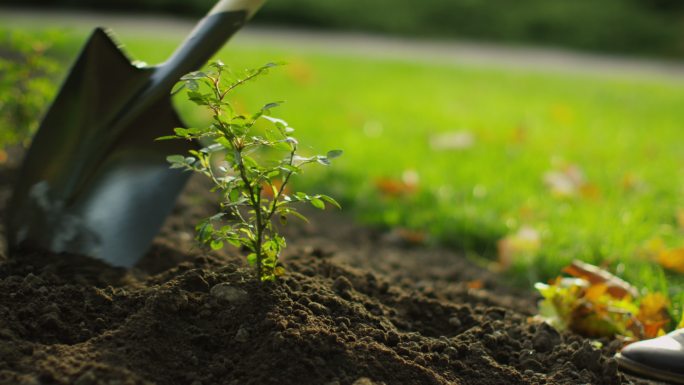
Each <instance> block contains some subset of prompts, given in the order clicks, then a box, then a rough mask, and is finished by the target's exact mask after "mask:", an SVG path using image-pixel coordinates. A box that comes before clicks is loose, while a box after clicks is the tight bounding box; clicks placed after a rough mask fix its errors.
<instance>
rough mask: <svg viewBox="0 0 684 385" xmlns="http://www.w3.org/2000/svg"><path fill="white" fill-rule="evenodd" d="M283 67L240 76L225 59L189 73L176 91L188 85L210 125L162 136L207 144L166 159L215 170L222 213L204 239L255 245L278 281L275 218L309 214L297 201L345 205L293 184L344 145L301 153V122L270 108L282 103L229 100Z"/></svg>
mask: <svg viewBox="0 0 684 385" xmlns="http://www.w3.org/2000/svg"><path fill="white" fill-rule="evenodd" d="M276 66H277V64H273V63H269V64H266V65H264V66H262V67H260V68H257V69H253V70H248V71H246V72H245V73H243V74H242V75H241V76H236V75H234V74H233V73H232V72H231V71H230V70H229V69H228V68H227V67H226V66H225V65H224V64H223V63H222V62H220V61H219V62H215V63H212V64H211V65H210V66H209V69H208V70H207V71H202V72H193V73H190V74H188V75H186V76H184V77H183V78H182V79H181V81H180V82H179V83H178V84H177V86H176V87H175V88H174V92H179V91H181V90H182V89H186V90H187V96H188V99H189V100H190V101H192V102H194V103H195V104H196V105H198V106H201V107H204V108H207V109H208V110H209V111H210V113H211V117H212V120H211V124H210V125H208V126H207V127H203V128H176V129H175V133H174V135H170V136H166V137H162V138H159V140H166V139H183V140H193V141H198V142H200V143H205V144H206V145H205V146H203V147H202V148H201V149H199V150H191V151H190V152H189V154H184V155H171V156H169V157H168V158H167V159H168V161H169V163H170V164H171V168H178V169H184V170H190V171H193V172H197V173H199V174H202V175H204V176H206V177H208V178H209V179H210V180H211V181H212V183H213V190H214V191H216V192H219V193H220V196H221V203H220V212H218V213H216V214H215V215H213V216H211V217H209V218H206V219H204V220H202V221H201V222H200V223H199V224H198V225H197V228H196V230H197V240H198V241H199V242H201V243H202V244H205V245H208V246H209V247H211V248H212V249H214V250H218V249H221V248H223V247H224V245H226V244H231V245H233V246H236V247H240V248H243V249H246V250H248V251H249V254H248V255H247V260H248V261H249V263H250V265H252V266H254V267H255V269H256V275H257V277H258V279H259V280H261V281H273V280H275V279H276V277H278V276H280V275H282V274H284V272H285V270H284V268H283V267H282V265H281V264H280V263H279V256H280V253H281V251H282V250H283V248H284V247H285V246H286V243H285V238H284V237H283V236H282V235H281V234H279V233H278V231H277V229H276V228H275V227H274V223H273V222H274V220H275V219H279V220H280V221H281V222H282V223H285V222H286V221H287V219H288V217H291V216H294V217H297V218H300V219H302V220H306V218H305V217H304V216H303V215H302V214H301V213H299V212H298V211H297V210H296V209H295V208H294V207H293V204H294V203H298V202H308V203H309V204H311V205H312V206H314V207H315V208H318V209H325V208H326V204H330V205H333V206H336V207H338V208H339V207H340V205H339V204H338V203H337V202H336V201H335V200H334V199H333V198H331V197H329V196H327V195H322V194H315V195H310V194H306V193H303V192H295V193H289V192H288V189H287V186H288V184H289V182H290V180H291V178H292V176H294V175H296V174H300V173H301V172H302V167H303V166H304V165H307V164H310V163H318V164H322V165H326V166H327V165H329V164H330V162H331V160H332V159H334V158H337V157H339V156H340V155H342V151H340V150H334V151H330V152H328V153H327V154H326V155H315V156H309V157H305V156H300V155H299V154H298V148H299V141H298V140H297V139H296V138H295V137H294V136H293V132H294V129H293V128H292V127H290V126H289V125H288V124H287V122H285V121H284V120H282V119H278V118H274V117H272V116H270V115H269V114H270V111H271V110H272V109H274V108H276V107H278V106H279V105H280V103H268V104H266V105H265V106H263V107H262V108H261V109H259V110H258V111H257V112H256V113H253V114H242V113H238V112H236V110H235V109H234V107H233V105H232V104H231V102H230V101H229V96H230V95H231V93H232V92H233V91H234V90H235V89H236V88H238V87H240V86H243V85H244V84H245V83H247V82H248V81H251V80H254V79H256V78H258V77H260V76H262V75H264V74H266V73H267V72H268V71H269V70H270V69H271V68H274V67H276Z"/></svg>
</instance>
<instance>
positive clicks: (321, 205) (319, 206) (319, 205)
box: [311, 197, 325, 210]
mask: <svg viewBox="0 0 684 385" xmlns="http://www.w3.org/2000/svg"><path fill="white" fill-rule="evenodd" d="M311 205H312V206H313V207H315V208H317V209H321V210H325V202H323V201H322V200H320V199H318V198H316V197H314V198H311Z"/></svg>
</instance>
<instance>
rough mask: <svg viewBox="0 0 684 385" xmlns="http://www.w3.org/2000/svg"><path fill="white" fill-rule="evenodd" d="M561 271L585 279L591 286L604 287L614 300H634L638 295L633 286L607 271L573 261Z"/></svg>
mask: <svg viewBox="0 0 684 385" xmlns="http://www.w3.org/2000/svg"><path fill="white" fill-rule="evenodd" d="M563 271H564V272H565V273H567V274H570V275H572V276H573V277H577V278H583V279H586V280H587V281H589V283H590V284H591V285H599V284H604V285H606V288H607V289H606V291H607V292H608V294H610V295H611V296H613V297H615V298H624V297H626V296H628V295H629V296H631V297H632V298H636V297H637V296H638V295H639V292H638V291H637V289H636V288H634V286H632V285H630V284H629V283H627V282H626V281H624V280H622V279H620V278H618V277H616V276H615V275H613V274H611V273H609V272H608V271H606V270H603V269H601V268H600V267H598V266H594V265H591V264H589V263H585V262H582V261H577V260H575V261H573V262H572V264H570V265H569V266H566V267H565V268H563Z"/></svg>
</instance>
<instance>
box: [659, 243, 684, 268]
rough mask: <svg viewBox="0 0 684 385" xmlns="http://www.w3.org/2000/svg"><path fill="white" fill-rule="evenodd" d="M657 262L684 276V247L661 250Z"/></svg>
mask: <svg viewBox="0 0 684 385" xmlns="http://www.w3.org/2000/svg"><path fill="white" fill-rule="evenodd" d="M656 261H657V262H658V264H660V266H662V267H664V268H666V269H668V270H672V271H675V272H677V273H681V274H684V247H680V248H677V249H663V250H660V252H659V253H658V255H657V257H656Z"/></svg>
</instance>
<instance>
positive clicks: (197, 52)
mask: <svg viewBox="0 0 684 385" xmlns="http://www.w3.org/2000/svg"><path fill="white" fill-rule="evenodd" d="M264 2H265V0H221V1H219V2H218V3H217V4H216V5H215V6H214V8H212V9H211V11H209V13H208V14H207V16H205V17H204V18H203V19H202V20H201V21H200V22H199V24H197V26H196V27H195V29H193V31H192V32H191V33H190V36H188V37H187V38H186V39H185V42H183V44H181V46H180V47H179V48H178V49H177V50H176V52H174V53H173V55H171V57H170V58H169V60H168V61H166V63H164V64H162V65H161V66H160V67H159V70H160V71H159V73H158V75H157V76H159V77H161V78H163V79H164V80H162V82H163V83H167V82H169V81H170V82H171V83H175V82H176V81H178V79H179V78H180V77H181V76H183V75H185V74H186V73H188V72H192V71H196V70H198V69H199V68H200V67H202V66H203V65H204V64H205V63H206V62H207V61H208V60H209V59H211V57H212V56H214V54H216V52H217V51H218V50H219V49H220V48H221V47H222V46H223V45H224V44H225V42H226V41H227V40H228V39H229V38H230V37H231V36H233V34H235V32H237V31H238V30H239V29H240V28H242V26H243V25H244V24H245V23H246V22H247V21H248V20H249V19H250V18H251V17H252V16H253V15H254V14H255V13H256V11H257V10H259V8H260V7H261V6H262V5H263V3H264ZM159 77H158V78H157V79H159ZM159 80H161V79H159Z"/></svg>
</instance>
